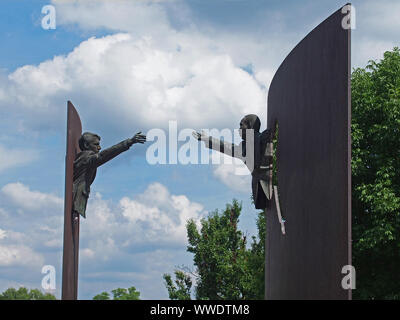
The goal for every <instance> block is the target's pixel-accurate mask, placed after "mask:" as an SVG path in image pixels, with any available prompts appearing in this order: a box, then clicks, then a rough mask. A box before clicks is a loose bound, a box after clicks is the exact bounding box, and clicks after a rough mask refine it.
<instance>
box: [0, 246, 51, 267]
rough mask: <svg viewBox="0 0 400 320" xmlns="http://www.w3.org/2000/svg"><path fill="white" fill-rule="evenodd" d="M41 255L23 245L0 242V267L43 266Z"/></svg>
mask: <svg viewBox="0 0 400 320" xmlns="http://www.w3.org/2000/svg"><path fill="white" fill-rule="evenodd" d="M43 263H44V259H43V256H42V255H41V254H39V253H37V252H34V251H33V250H32V249H31V248H29V247H28V246H25V245H9V246H5V245H2V244H1V242H0V267H12V266H29V267H32V266H38V267H40V266H43Z"/></svg>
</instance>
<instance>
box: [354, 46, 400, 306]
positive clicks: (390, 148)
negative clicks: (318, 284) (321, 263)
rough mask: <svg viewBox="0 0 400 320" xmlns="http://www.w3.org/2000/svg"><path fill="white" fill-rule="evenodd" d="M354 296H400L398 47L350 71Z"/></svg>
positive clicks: (386, 297) (396, 297)
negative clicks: (378, 58)
mask: <svg viewBox="0 0 400 320" xmlns="http://www.w3.org/2000/svg"><path fill="white" fill-rule="evenodd" d="M352 215H353V265H354V266H355V268H356V285H357V288H356V290H354V291H353V297H354V298H356V299H400V286H399V284H400V272H399V270H400V50H399V48H394V50H393V51H387V52H385V53H384V57H383V59H382V60H381V61H379V62H375V61H370V62H369V63H368V65H367V66H366V68H358V69H355V70H354V71H353V74H352Z"/></svg>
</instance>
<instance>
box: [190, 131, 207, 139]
mask: <svg viewBox="0 0 400 320" xmlns="http://www.w3.org/2000/svg"><path fill="white" fill-rule="evenodd" d="M192 135H193V137H194V138H195V139H197V140H199V141H207V140H208V138H209V137H208V135H206V134H205V133H204V131H201V132H196V131H193V132H192Z"/></svg>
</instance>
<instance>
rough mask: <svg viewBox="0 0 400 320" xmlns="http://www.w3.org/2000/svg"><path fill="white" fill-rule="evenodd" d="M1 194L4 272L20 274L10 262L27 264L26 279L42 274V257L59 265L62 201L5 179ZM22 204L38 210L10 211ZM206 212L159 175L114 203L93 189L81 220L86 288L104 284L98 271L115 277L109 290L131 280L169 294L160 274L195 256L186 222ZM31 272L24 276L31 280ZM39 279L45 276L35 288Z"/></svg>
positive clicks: (146, 291)
mask: <svg viewBox="0 0 400 320" xmlns="http://www.w3.org/2000/svg"><path fill="white" fill-rule="evenodd" d="M1 195H2V197H3V200H5V202H4V203H6V204H8V207H7V211H9V212H10V214H7V219H5V220H2V221H3V222H2V225H1V228H0V269H1V268H3V269H1V272H2V274H3V279H15V280H17V279H20V278H19V277H18V275H17V274H15V273H12V275H11V273H8V272H9V271H7V270H8V269H7V268H8V267H20V268H22V269H21V270H23V272H24V277H25V278H26V279H34V278H38V277H40V274H39V273H40V270H41V266H43V265H44V264H50V265H54V266H56V268H57V269H59V268H61V266H60V261H61V260H60V259H61V257H62V235H63V231H62V230H63V214H62V208H61V205H62V200H61V199H60V198H58V197H56V196H54V195H51V194H47V193H43V192H39V191H34V190H31V188H29V187H28V186H26V185H24V184H22V183H10V184H7V185H5V186H4V187H3V188H2V189H1ZM23 199H25V201H22V200H23ZM2 204H3V203H2ZM18 210H27V211H29V212H30V213H34V214H30V215H26V216H25V217H26V218H24V219H21V215H15V214H11V213H12V212H14V211H18ZM57 211H58V212H57ZM205 214H206V212H205V211H204V208H203V206H202V205H200V204H199V203H196V202H193V201H191V200H190V199H189V198H188V197H187V196H185V195H179V194H172V193H171V192H170V191H169V190H168V189H167V188H166V187H165V186H163V185H162V184H160V183H157V182H156V183H152V184H150V185H149V186H148V187H147V188H146V189H145V190H144V191H143V193H141V194H137V195H135V196H133V197H123V198H122V199H120V201H118V202H115V203H114V202H113V201H110V200H105V199H102V197H101V195H100V194H98V193H94V194H93V195H92V197H91V198H90V200H89V203H88V210H87V219H82V220H81V227H80V230H81V231H80V265H81V267H82V273H81V288H84V289H83V290H91V289H89V287H90V286H91V285H90V283H91V282H92V281H88V282H87V281H86V280H87V279H89V278H90V277H92V278H97V279H98V280H99V283H101V282H102V281H103V279H102V277H101V274H103V275H104V274H110V276H112V277H114V278H115V279H114V280H113V279H108V280H107V281H108V282H109V283H111V284H112V289H115V288H116V287H117V286H120V287H121V286H126V285H127V284H126V283H127V281H128V280H129V281H130V282H132V283H133V284H134V285H136V287H137V288H139V287H140V288H141V289H142V290H141V291H142V293H144V294H145V295H147V297H148V298H152V297H166V291H165V292H164V291H163V290H164V286H163V282H162V274H163V273H164V272H171V271H172V269H173V268H174V266H176V265H179V264H187V263H188V261H190V258H191V257H190V255H188V254H187V253H186V252H185V251H186V250H185V249H186V245H187V239H186V222H187V220H188V219H191V218H192V219H194V220H195V221H196V222H197V223H198V222H199V220H200V218H201V217H204V216H205ZM189 263H190V262H189ZM59 270H60V272H61V269H59ZM111 270H112V271H111ZM10 272H11V271H10ZM12 272H13V271H12ZM21 272H22V271H21ZM96 274H98V275H96ZM7 275H8V276H7ZM29 275H31V276H29ZM26 279H25V280H23V281H22V282H24V283H26V281H27V280H26ZM151 281H153V283H150V282H151ZM122 283H124V284H122ZM146 283H149V286H148V287H146ZM85 285H87V286H89V287H86V288H85ZM39 286H40V282H39V283H38V284H37V285H36V287H39ZM105 289H106V288H103V290H101V291H104V290H105ZM149 290H151V291H149ZM99 292H100V291H99ZM95 293H96V292H95ZM97 293H98V292H97ZM93 295H94V294H93Z"/></svg>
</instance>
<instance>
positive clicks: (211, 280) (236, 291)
mask: <svg viewBox="0 0 400 320" xmlns="http://www.w3.org/2000/svg"><path fill="white" fill-rule="evenodd" d="M241 210H242V207H241V205H240V204H239V203H238V202H237V201H236V200H233V202H232V204H228V205H227V206H226V209H225V210H224V211H223V212H221V213H219V212H218V210H216V211H214V212H212V213H210V214H209V216H208V217H207V218H206V219H202V220H201V228H200V230H198V228H197V225H196V222H195V221H194V220H189V221H188V222H187V226H186V228H187V236H188V242H189V246H188V248H187V251H188V252H191V253H193V254H194V257H193V259H194V266H195V272H193V274H194V276H195V278H196V287H195V296H196V299H199V300H203V299H213V300H220V299H232V300H237V299H263V298H264V236H263V235H264V234H265V219H264V215H263V213H260V214H259V217H258V222H257V225H258V227H259V237H258V239H257V238H256V237H253V242H252V244H251V248H247V247H246V244H247V239H246V236H245V235H244V234H243V233H242V232H241V231H240V230H238V228H237V224H238V222H239V216H240V213H241ZM260 236H261V238H260ZM260 239H262V240H260ZM175 276H176V286H175V285H173V283H172V279H171V276H170V275H164V280H165V281H166V286H167V289H168V293H169V297H170V299H182V298H188V297H190V289H191V281H190V282H189V279H190V275H188V274H187V273H186V274H185V273H184V272H182V271H179V270H178V272H177V271H175ZM185 281H186V282H185Z"/></svg>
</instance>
